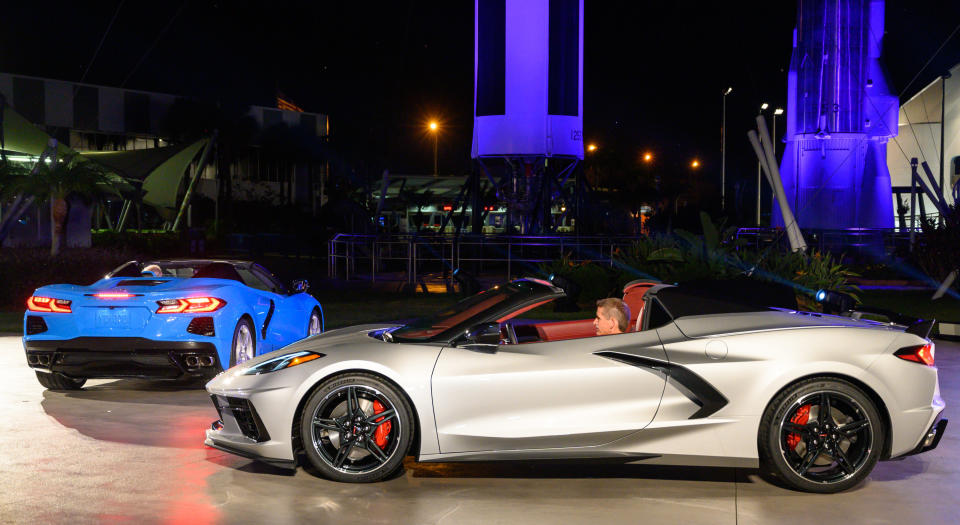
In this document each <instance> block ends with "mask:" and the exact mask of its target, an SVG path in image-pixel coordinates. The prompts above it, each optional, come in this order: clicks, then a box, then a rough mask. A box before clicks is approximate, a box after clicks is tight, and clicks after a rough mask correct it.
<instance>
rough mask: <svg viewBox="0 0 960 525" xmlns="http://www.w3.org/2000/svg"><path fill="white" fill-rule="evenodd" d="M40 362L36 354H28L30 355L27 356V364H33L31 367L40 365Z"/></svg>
mask: <svg viewBox="0 0 960 525" xmlns="http://www.w3.org/2000/svg"><path fill="white" fill-rule="evenodd" d="M39 362H40V360H39V359H38V358H37V356H36V355H34V354H28V355H27V363H29V364H31V365H35V364H38V363H39Z"/></svg>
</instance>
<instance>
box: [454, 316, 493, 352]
mask: <svg viewBox="0 0 960 525" xmlns="http://www.w3.org/2000/svg"><path fill="white" fill-rule="evenodd" d="M499 345H500V323H479V324H475V325H473V326H471V327H470V328H467V331H466V332H464V334H463V338H462V343H461V346H465V347H467V348H468V349H470V350H479V351H485V352H491V353H492V352H496V351H497V346H499Z"/></svg>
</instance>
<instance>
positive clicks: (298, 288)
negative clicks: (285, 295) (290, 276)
mask: <svg viewBox="0 0 960 525" xmlns="http://www.w3.org/2000/svg"><path fill="white" fill-rule="evenodd" d="M290 289H291V290H293V293H307V290H309V289H310V283H309V282H307V280H306V279H299V280H296V281H293V283H292V284H291V285H290Z"/></svg>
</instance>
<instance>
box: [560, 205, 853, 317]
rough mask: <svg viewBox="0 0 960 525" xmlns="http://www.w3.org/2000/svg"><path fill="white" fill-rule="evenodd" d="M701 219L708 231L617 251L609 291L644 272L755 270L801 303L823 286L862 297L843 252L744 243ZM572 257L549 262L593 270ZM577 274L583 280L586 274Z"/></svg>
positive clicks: (663, 276)
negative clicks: (765, 247) (771, 248)
mask: <svg viewBox="0 0 960 525" xmlns="http://www.w3.org/2000/svg"><path fill="white" fill-rule="evenodd" d="M700 221H701V226H702V227H703V234H702V235H696V234H693V233H690V232H687V231H682V230H681V231H677V232H676V234H675V235H656V236H648V237H642V238H641V239H639V240H637V241H636V242H635V243H633V244H632V245H631V246H630V247H628V248H625V249H622V250H619V251H618V252H616V253H615V254H614V259H615V266H616V267H617V268H618V272H619V273H618V274H617V275H616V276H615V277H614V279H613V283H612V285H611V284H606V285H605V288H606V289H607V290H612V292H609V291H608V293H607V294H608V295H617V292H618V291H619V290H620V289H621V287H622V286H623V285H624V284H626V283H627V282H629V281H632V280H634V279H639V278H649V277H653V278H656V279H659V280H661V281H663V282H665V283H674V282H681V281H690V280H695V279H730V278H734V277H738V276H742V275H749V276H751V277H753V278H756V279H760V280H765V281H770V282H777V283H781V284H787V285H791V286H793V287H794V288H795V289H796V290H797V295H798V298H799V299H800V302H801V304H803V305H804V306H805V307H806V308H808V309H814V308H816V305H815V303H813V301H812V297H813V294H815V293H816V291H817V290H820V289H831V290H837V291H841V292H845V293H849V294H851V295H852V296H853V297H854V298H858V293H859V292H860V290H859V288H858V287H857V286H855V285H853V284H852V283H851V278H853V277H858V275H857V274H856V273H855V272H853V271H852V270H851V269H850V268H849V267H848V266H846V265H845V264H843V260H842V258H839V259H838V258H836V257H834V256H833V255H831V254H823V253H820V252H813V253H812V254H806V253H795V252H778V251H766V250H764V251H757V250H755V249H752V248H748V247H745V246H739V247H738V246H737V245H736V244H735V242H734V241H733V240H732V239H733V238H734V237H735V236H734V233H735V232H734V230H733V229H732V228H728V229H725V228H724V227H723V224H722V223H721V224H720V225H715V224H714V223H713V222H712V221H711V220H710V217H709V216H707V215H706V214H705V213H701V215H700ZM725 239H726V242H724V240H725ZM738 248H739V249H738ZM566 259H567V258H565V259H564V260H561V261H555V262H554V263H553V264H552V265H545V268H546V267H549V268H552V269H553V271H557V268H566V267H570V268H575V271H571V276H572V275H586V274H587V273H588V270H587V267H589V266H590V265H591V263H589V262H584V263H579V264H577V263H574V262H573V261H569V260H566ZM593 266H597V265H593ZM563 275H564V276H567V275H566V274H563ZM574 280H575V281H577V282H578V283H579V280H583V279H582V278H581V279H579V280H578V279H574ZM583 298H585V297H583Z"/></svg>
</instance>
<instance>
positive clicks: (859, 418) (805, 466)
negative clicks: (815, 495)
mask: <svg viewBox="0 0 960 525" xmlns="http://www.w3.org/2000/svg"><path fill="white" fill-rule="evenodd" d="M884 436H885V429H884V426H883V424H882V421H881V419H880V416H879V413H878V412H877V409H876V406H875V405H874V403H873V401H872V400H871V399H870V398H869V397H868V396H867V395H866V394H864V393H863V392H862V391H861V390H860V389H858V388H857V387H855V386H854V385H852V384H850V383H847V382H846V381H842V380H839V379H832V378H831V379H826V378H824V379H811V380H807V381H804V382H801V383H799V384H797V385H795V386H794V387H792V388H790V389H788V390H786V391H785V392H783V393H782V394H780V395H779V396H777V398H776V399H774V401H773V402H771V404H770V407H768V409H767V413H766V414H765V415H764V418H763V421H762V423H761V427H760V447H761V451H762V452H763V454H764V458H765V460H766V462H767V463H768V466H769V467H771V468H772V470H773V472H774V474H776V475H777V476H778V477H779V478H780V479H782V480H783V481H784V482H786V483H787V484H788V485H790V486H791V487H793V488H796V489H800V490H805V491H809V492H824V493H828V492H839V491H841V490H845V489H847V488H850V487H852V486H854V485H856V484H858V483H860V482H861V481H862V480H863V479H864V478H866V477H867V475H868V474H869V473H870V471H871V470H873V467H874V466H875V465H876V463H877V460H878V459H879V457H880V453H881V449H882V446H883V440H884Z"/></svg>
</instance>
